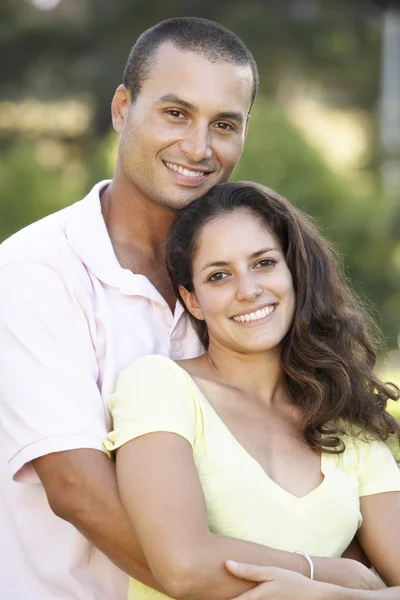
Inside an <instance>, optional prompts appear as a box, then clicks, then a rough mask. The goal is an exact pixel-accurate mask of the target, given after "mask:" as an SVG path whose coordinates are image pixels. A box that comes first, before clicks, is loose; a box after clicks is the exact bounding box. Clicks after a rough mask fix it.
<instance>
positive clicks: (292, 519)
mask: <svg viewBox="0 0 400 600" xmlns="http://www.w3.org/2000/svg"><path fill="white" fill-rule="evenodd" d="M167 260H168V267H169V271H170V275H171V279H172V282H173V285H174V287H175V291H176V293H177V296H178V298H179V299H180V300H181V302H182V303H183V304H184V306H185V309H186V310H187V311H188V312H189V314H190V317H191V319H192V320H193V323H194V326H195V327H196V330H197V332H198V335H199V337H200V339H201V340H202V342H203V344H204V346H205V348H206V352H205V354H203V355H202V356H201V357H199V358H196V359H191V360H186V361H180V362H179V364H176V363H174V362H172V361H171V360H169V359H167V358H165V357H162V356H148V357H144V358H142V359H140V360H139V361H137V362H136V363H134V364H133V365H132V366H131V367H130V368H128V369H127V370H126V371H125V372H124V373H123V375H122V376H121V377H120V380H119V382H118V386H117V390H116V392H115V394H114V395H113V396H112V397H111V399H110V409H111V412H112V415H113V418H114V431H113V432H112V433H111V434H110V438H109V442H108V443H107V448H108V449H109V450H115V449H118V451H117V458H116V460H117V475H118V485H119V489H120V493H121V498H122V501H123V503H124V505H125V508H126V511H127V513H128V515H129V517H130V519H131V520H132V523H133V525H134V527H135V529H136V531H137V534H138V538H139V541H140V543H141V545H142V548H143V550H144V553H145V555H146V558H147V560H148V563H149V566H150V568H151V570H152V572H153V575H154V576H155V578H156V579H157V581H159V583H160V587H161V588H162V589H163V590H164V591H165V592H166V594H168V595H169V596H173V597H176V598H193V599H203V598H204V599H207V600H212V599H214V598H215V599H217V598H218V599H219V598H232V597H235V596H237V595H238V594H241V593H243V592H246V591H248V590H251V591H249V592H248V594H249V598H250V597H265V598H268V597H270V598H275V597H276V598H277V597H278V596H274V595H270V596H268V594H271V593H272V594H275V593H276V589H275V588H276V585H283V586H286V587H287V583H288V581H287V577H288V575H287V572H286V571H281V570H279V569H278V571H277V572H278V574H279V581H278V579H277V582H276V584H275V583H274V585H275V588H272V592H271V586H269V585H268V583H266V584H263V585H262V586H258V587H255V584H254V582H253V583H252V582H251V581H250V579H251V577H249V578H248V580H246V579H240V578H239V575H240V572H237V573H236V572H235V574H237V575H238V577H233V575H232V574H230V573H229V571H228V569H230V570H231V571H232V572H234V570H235V568H236V567H234V566H233V567H232V565H229V564H228V565H227V566H226V567H225V566H224V564H225V562H226V560H227V559H232V560H234V561H238V562H247V563H254V564H258V565H272V566H275V567H284V568H285V569H289V570H290V571H297V572H298V573H302V574H303V575H307V576H308V577H310V576H314V578H315V579H317V580H319V582H325V583H326V582H329V583H331V584H338V585H341V586H343V587H338V586H330V585H328V586H327V585H323V586H322V588H323V592H321V583H319V582H309V581H308V580H306V579H305V577H303V578H301V577H300V575H297V576H296V574H289V575H290V576H292V578H293V577H294V578H296V577H297V578H298V579H299V581H300V582H303V581H304V582H306V583H307V585H308V586H311V588H312V589H314V590H316V593H318V594H321V593H331V592H332V589H333V590H334V591H335V593H336V592H337V593H339V592H340V593H343V594H345V593H349V590H348V589H346V588H351V587H352V588H360V589H363V591H362V592H361V593H362V594H366V593H367V592H366V591H365V590H368V589H373V590H374V591H371V592H368V593H370V594H371V598H376V599H377V600H378V599H380V598H394V597H395V596H393V595H390V594H393V593H395V594H396V593H397V595H398V594H399V591H400V587H398V588H392V589H389V590H386V589H378V588H379V587H380V586H379V585H378V583H377V580H376V579H375V576H373V575H371V574H370V572H369V571H368V570H367V569H365V568H364V567H363V566H362V565H359V564H358V563H354V561H350V560H346V559H341V558H339V557H340V556H341V555H342V553H343V552H344V551H345V550H346V548H347V546H348V545H349V544H350V542H351V540H352V539H353V537H354V535H355V534H356V532H357V531H358V538H359V541H360V543H361V545H362V547H363V549H364V551H365V552H366V554H367V555H368V557H369V559H370V560H371V562H372V563H373V565H374V566H375V567H376V568H377V570H378V571H379V573H380V574H381V576H382V577H383V579H384V580H385V581H386V582H387V583H388V585H390V586H400V570H399V569H398V567H397V565H398V564H399V563H400V541H399V540H400V472H399V470H398V468H397V465H396V463H395V461H394V459H393V457H392V455H391V454H390V452H389V450H388V449H387V446H386V445H385V444H384V441H385V440H386V439H387V438H388V436H389V435H399V433H400V427H399V425H398V424H397V423H396V421H395V420H394V419H393V418H392V417H391V416H390V415H389V414H388V413H386V412H385V410H384V408H385V406H386V401H387V399H388V398H393V399H395V398H397V397H398V390H397V389H395V388H394V387H390V386H388V385H384V384H383V383H382V382H380V381H378V380H377V379H376V378H375V376H374V375H373V373H372V368H373V366H374V363H375V351H374V348H373V346H372V344H371V342H370V339H369V337H368V335H367V333H366V331H365V326H364V324H363V319H362V316H361V312H360V308H359V307H358V305H357V303H356V300H355V299H354V297H353V296H352V295H351V293H350V292H349V290H348V288H347V287H346V284H345V281H344V278H343V276H342V274H341V271H340V269H339V267H338V266H337V263H336V261H335V259H334V256H333V253H332V251H331V250H330V249H329V247H328V244H327V243H326V242H325V241H324V240H323V239H322V238H321V236H320V235H319V233H318V232H317V231H316V230H315V228H314V227H313V226H312V224H311V223H310V221H309V219H307V218H306V217H305V216H304V215H302V214H301V213H300V212H299V211H298V210H296V209H295V208H294V207H293V206H291V205H290V204H289V203H288V202H287V201H286V200H285V199H284V198H282V197H281V196H279V195H278V194H276V193H274V192H272V191H271V190H268V189H266V188H263V187H261V186H258V185H255V184H250V183H233V184H223V185H218V186H216V187H215V188H213V189H212V190H211V191H210V192H209V193H208V195H207V196H205V197H204V198H201V199H199V200H197V201H195V202H193V203H192V204H191V205H189V206H188V207H186V208H185V209H184V210H183V211H181V213H180V214H179V216H178V217H177V219H176V221H175V223H174V225H173V227H172V230H171V234H170V237H169V242H168V249H167ZM399 439H400V438H399ZM322 556H324V557H326V558H318V557H322ZM239 569H240V567H239ZM274 574H275V575H276V571H274ZM290 581H292V580H290ZM313 585H314V588H313V587H312V586H313ZM295 587H296V585H295ZM252 588H254V589H252ZM396 589H397V592H396V591H395V590H396ZM326 590H328V592H326ZM260 592H262V593H263V594H264V596H260V595H259V593H260ZM130 593H131V597H132V598H135V599H138V598H148V599H150V598H151V599H152V598H160V597H161V594H160V593H158V592H155V591H153V590H150V589H149V588H147V587H146V586H144V585H142V584H140V583H138V582H135V581H134V580H132V583H131V590H130ZM285 593H286V592H285ZM254 594H258V595H257V596H254ZM305 594H306V595H305V596H304V597H305V598H306V597H307V598H309V596H308V595H307V594H308V591H306V592H305ZM387 594H389V595H387ZM252 595H253V596H252ZM279 597H280V596H279ZM282 597H283V596H282ZM284 597H285V599H286V598H290V596H287V597H286V596H284ZM316 597H317V596H316ZM322 597H325V596H321V598H322ZM333 597H336V596H332V595H331V596H326V598H333ZM337 597H338V598H339V597H340V598H342V597H343V598H345V597H346V598H347V596H337ZM362 597H363V598H364V597H365V596H362ZM296 598H297V596H296Z"/></svg>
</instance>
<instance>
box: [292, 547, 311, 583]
mask: <svg viewBox="0 0 400 600" xmlns="http://www.w3.org/2000/svg"><path fill="white" fill-rule="evenodd" d="M293 554H299V555H300V556H303V557H304V558H305V559H306V561H307V562H308V564H309V565H310V579H314V563H313V561H312V559H311V558H310V557H309V556H308V554H307V553H306V552H300V551H297V550H296V552H293Z"/></svg>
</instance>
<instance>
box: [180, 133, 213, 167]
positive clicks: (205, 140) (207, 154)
mask: <svg viewBox="0 0 400 600" xmlns="http://www.w3.org/2000/svg"><path fill="white" fill-rule="evenodd" d="M180 148H181V150H182V152H183V154H185V155H186V156H187V157H188V159H190V160H191V161H193V162H201V161H203V160H205V159H207V158H211V156H212V148H211V146H210V134H209V131H208V127H207V126H205V125H197V126H193V127H191V128H190V129H188V130H187V131H186V135H185V137H184V138H183V139H182V140H181V143H180Z"/></svg>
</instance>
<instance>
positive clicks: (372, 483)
mask: <svg viewBox="0 0 400 600" xmlns="http://www.w3.org/2000/svg"><path fill="white" fill-rule="evenodd" d="M355 445H356V449H357V454H358V487H359V496H360V497H362V496H371V495H372V494H382V493H384V492H399V491H400V469H399V466H398V464H397V463H396V461H395V459H394V457H393V454H392V453H391V451H390V449H389V448H388V446H387V445H386V444H385V443H384V442H380V441H371V442H362V441H360V440H357V441H356V442H355Z"/></svg>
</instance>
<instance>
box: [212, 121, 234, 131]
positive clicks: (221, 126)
mask: <svg viewBox="0 0 400 600" xmlns="http://www.w3.org/2000/svg"><path fill="white" fill-rule="evenodd" d="M216 126H217V129H222V131H235V128H234V127H233V125H232V124H231V123H224V122H221V123H216Z"/></svg>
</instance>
